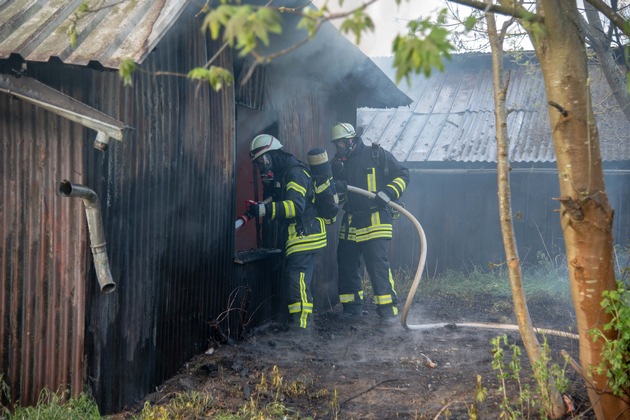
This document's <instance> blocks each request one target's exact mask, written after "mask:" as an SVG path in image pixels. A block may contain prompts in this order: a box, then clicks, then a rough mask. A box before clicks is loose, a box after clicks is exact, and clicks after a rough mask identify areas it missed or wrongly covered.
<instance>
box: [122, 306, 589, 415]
mask: <svg viewBox="0 0 630 420" xmlns="http://www.w3.org/2000/svg"><path fill="white" fill-rule="evenodd" d="M403 303H404V302H403ZM400 306H401V309H402V304H401V305H400ZM529 306H530V313H531V314H532V321H533V322H534V325H535V326H536V327H539V328H549V329H558V330H561V331H569V330H570V329H571V328H573V331H575V325H574V319H573V318H572V311H571V310H570V309H568V308H560V307H558V306H557V305H556V304H554V303H553V302H529ZM339 312H340V308H339V307H336V308H333V309H330V310H328V311H326V312H323V313H315V314H314V320H315V328H314V331H313V333H312V334H311V335H310V336H306V337H305V336H296V335H295V334H292V333H289V332H285V331H282V329H280V328H278V326H277V325H273V324H268V325H265V326H262V327H259V328H258V329H256V330H255V331H252V332H251V334H250V335H249V336H248V338H247V339H246V340H244V341H243V342H241V343H239V344H237V345H234V344H232V345H224V344H218V343H215V344H213V345H212V346H211V348H210V349H209V350H208V351H207V352H206V354H202V355H199V356H197V357H195V358H194V359H193V360H191V361H190V362H189V363H188V364H187V365H186V366H185V368H183V369H182V371H181V372H180V373H179V374H178V375H177V376H175V377H173V378H171V379H170V380H168V381H166V382H165V383H164V384H163V385H162V386H160V387H159V388H158V389H159V391H158V392H155V393H153V394H151V395H149V396H147V398H146V401H150V402H151V403H152V404H158V405H159V404H166V403H167V402H168V401H169V400H170V399H171V398H174V396H175V395H176V394H177V393H181V392H186V391H199V392H206V393H209V394H210V395H212V397H213V399H214V400H215V401H218V402H219V404H220V407H221V408H222V409H224V410H233V412H234V413H236V412H238V410H239V409H240V408H242V407H243V406H244V405H245V404H246V403H247V401H251V400H252V399H253V400H255V401H257V404H258V406H261V407H262V406H264V405H266V404H268V403H272V402H274V401H275V402H280V403H281V404H282V405H283V406H285V407H286V408H287V410H286V416H287V417H286V418H291V419H295V418H314V419H337V418H338V419H396V418H405V419H433V418H441V419H446V418H449V419H468V418H469V415H468V413H467V409H468V407H470V405H471V404H472V403H473V401H474V397H475V385H476V383H477V376H478V375H480V376H481V379H482V384H483V386H485V387H486V388H487V390H488V398H487V399H486V401H485V402H483V403H478V404H477V407H476V408H477V411H478V413H479V418H480V419H498V418H500V414H501V409H500V407H499V404H500V402H501V398H502V393H501V392H500V386H499V380H498V378H497V375H498V372H497V371H496V370H493V368H492V360H493V354H492V345H491V344H490V340H491V339H492V338H494V337H496V336H498V335H502V334H506V335H507V336H508V339H509V342H510V343H512V344H517V345H519V346H521V348H522V342H521V340H520V338H519V336H518V333H517V332H514V331H509V330H508V331H503V330H493V329H479V328H469V327H461V326H457V324H456V323H461V322H493V323H497V322H498V323H512V324H513V323H514V316H513V314H512V308H511V302H510V301H509V300H508V301H496V300H495V299H493V298H486V297H479V296H478V297H476V298H475V299H471V300H469V301H464V302H462V301H460V300H453V299H449V298H433V297H431V298H424V299H419V300H418V301H417V302H416V303H414V306H412V308H411V310H410V311H409V316H408V318H407V323H408V324H410V325H417V324H425V323H439V324H440V326H439V327H436V328H429V329H425V330H408V329H405V328H403V327H402V325H401V324H400V323H399V324H396V325H395V326H389V327H382V326H379V325H378V317H377V315H376V313H375V310H374V307H373V306H367V307H366V309H365V311H364V315H363V317H362V318H361V319H360V320H358V321H353V322H348V321H342V320H340V319H339V316H338V313H339ZM453 323H455V325H453ZM443 325H444V326H443ZM547 338H548V343H549V346H550V348H551V353H552V357H553V359H554V360H555V361H556V362H557V363H559V364H560V365H561V366H562V365H563V364H564V362H563V359H562V358H561V356H560V354H559V353H560V350H566V351H567V352H568V353H569V354H570V355H571V356H573V357H574V358H576V359H577V353H578V347H577V341H576V340H573V339H570V338H565V337H556V336H548V337H547ZM541 341H542V340H541ZM504 351H505V353H506V356H508V357H509V355H510V354H511V350H510V349H509V348H507V347H505V348H504ZM521 361H522V364H523V373H522V374H521V378H522V380H523V382H528V383H530V384H531V386H533V383H531V381H530V380H528V379H527V378H528V377H530V375H529V373H530V372H531V369H530V367H529V363H528V361H527V357H526V356H525V354H524V351H523V356H522V357H521ZM507 363H509V360H506V364H507ZM274 367H277V373H274ZM566 372H567V375H568V377H569V378H570V380H571V384H570V386H569V390H568V391H567V393H566V394H567V395H568V396H569V397H570V398H571V400H572V402H573V404H574V406H575V411H574V412H573V413H571V414H569V415H567V416H565V418H582V419H591V418H594V417H592V414H591V413H590V412H589V411H588V400H587V396H586V391H585V388H584V384H583V381H581V380H580V379H579V378H578V377H577V375H576V374H575V372H574V371H573V370H572V369H571V367H567V368H566ZM263 375H264V377H265V378H266V380H267V386H260V383H261V378H262V377H263ZM280 376H281V377H282V383H283V387H282V389H283V391H282V392H278V389H279V388H278V387H276V388H274V387H273V386H272V385H271V382H272V380H273V378H276V379H277V378H279V377H280ZM276 385H277V384H276ZM507 389H508V391H507V392H508V395H509V397H510V398H511V400H512V401H514V402H515V401H517V397H518V394H519V393H518V391H517V387H516V384H515V382H514V381H512V382H510V385H509V386H508V387H507ZM335 391H336V393H337V396H336V397H335V394H334V393H335ZM141 407H142V404H139V405H138V407H137V409H136V410H135V411H134V410H131V411H128V412H126V413H125V415H124V417H128V416H131V415H133V414H134V413H135V414H136V415H137V414H138V413H139V412H140V410H141ZM445 407H447V410H445ZM204 416H205V415H204ZM207 417H208V418H212V417H213V415H212V413H207ZM529 418H538V417H537V415H536V414H535V413H530V416H529Z"/></svg>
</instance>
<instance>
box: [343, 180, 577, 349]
mask: <svg viewBox="0 0 630 420" xmlns="http://www.w3.org/2000/svg"><path fill="white" fill-rule="evenodd" d="M348 191H349V192H353V193H356V194H360V195H363V196H365V197H368V198H374V196H375V195H376V194H374V193H373V192H370V191H366V190H364V189H362V188H357V187H354V186H352V185H348ZM387 205H388V206H390V207H391V208H393V209H394V210H396V211H398V212H400V213H401V214H403V215H404V216H405V217H406V218H407V219H409V221H410V222H411V223H412V224H413V225H414V227H415V228H416V230H417V231H418V235H419V236H420V248H421V249H420V260H419V262H418V268H417V269H416V273H415V275H414V277H413V282H412V283H411V288H410V289H409V294H408V295H407V300H406V301H405V306H404V307H403V311H402V315H401V320H400V322H401V324H402V326H403V327H404V328H406V329H408V330H427V329H432V328H440V327H469V328H486V329H500V330H510V331H519V328H518V325H514V324H502V323H489V322H462V323H430V324H418V325H416V324H408V323H407V316H408V315H409V309H410V308H411V304H412V303H413V298H414V296H415V294H416V291H417V290H418V285H419V284H420V277H421V276H422V271H423V270H424V265H425V263H426V260H427V238H426V235H425V234H424V229H422V225H421V224H420V222H418V220H417V219H416V218H415V217H414V216H413V215H412V214H411V213H410V212H409V211H407V209H405V208H404V207H403V206H401V205H399V204H397V203H395V202H394V201H389V202H388V203H387ZM534 331H535V332H536V333H539V334H548V335H556V336H560V337H567V338H573V339H576V340H577V339H578V338H579V336H578V335H577V334H572V333H568V332H564V331H557V330H549V329H544V328H534Z"/></svg>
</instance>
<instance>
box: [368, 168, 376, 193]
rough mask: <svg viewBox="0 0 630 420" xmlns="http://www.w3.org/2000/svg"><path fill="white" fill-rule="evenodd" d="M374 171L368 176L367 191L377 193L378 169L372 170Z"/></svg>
mask: <svg viewBox="0 0 630 420" xmlns="http://www.w3.org/2000/svg"><path fill="white" fill-rule="evenodd" d="M370 169H372V171H371V172H370V173H369V174H367V190H368V191H371V192H376V169H375V168H370Z"/></svg>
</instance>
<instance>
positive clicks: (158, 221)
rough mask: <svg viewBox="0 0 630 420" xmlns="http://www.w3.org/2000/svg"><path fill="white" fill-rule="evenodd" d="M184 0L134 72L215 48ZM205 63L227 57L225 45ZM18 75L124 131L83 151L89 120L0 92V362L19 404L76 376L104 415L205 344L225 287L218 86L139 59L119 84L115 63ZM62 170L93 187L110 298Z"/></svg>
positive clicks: (228, 102) (230, 128) (228, 285)
mask: <svg viewBox="0 0 630 420" xmlns="http://www.w3.org/2000/svg"><path fill="white" fill-rule="evenodd" d="M192 9H193V10H189V12H190V13H188V14H187V16H186V17H185V18H182V19H180V21H179V22H178V24H177V25H176V26H175V27H174V28H173V29H171V31H170V32H169V33H168V34H167V35H166V37H165V38H164V40H163V41H162V42H161V43H160V44H159V46H158V48H157V49H156V50H155V51H154V52H153V53H152V54H151V55H150V56H149V57H148V58H147V60H146V61H145V63H144V64H143V65H142V70H148V71H158V70H159V71H170V72H179V73H183V74H185V73H186V72H187V71H188V70H189V69H190V68H192V67H194V66H196V65H200V64H205V63H206V62H207V60H208V59H209V57H211V56H212V55H213V53H214V51H217V50H218V47H219V45H212V46H211V48H209V49H208V48H207V46H206V43H205V40H204V39H203V38H202V36H201V34H200V32H199V30H198V28H199V22H192V21H191V20H192V19H194V18H193V16H192V13H194V7H193V8H192ZM191 52H192V53H191ZM220 61H221V63H220V64H222V65H224V66H226V67H228V68H231V63H232V57H231V56H230V54H229V53H224V54H223V55H222V56H221V59H220ZM29 74H30V75H31V76H33V77H35V78H37V79H39V80H40V81H43V82H44V83H47V84H49V85H50V86H52V87H55V88H57V89H59V90H61V91H63V92H64V93H66V94H68V95H70V96H72V97H74V98H76V99H78V100H81V101H83V102H85V103H87V104H88V105H91V106H93V107H94V108H96V109H99V110H101V111H103V112H106V113H108V114H110V115H111V116H113V117H114V118H117V119H119V120H121V121H123V122H124V123H126V124H127V125H129V126H131V127H134V129H135V131H134V133H133V135H132V136H131V138H130V139H128V140H127V141H125V142H124V143H122V144H121V143H118V142H114V141H112V144H110V147H109V149H108V150H107V151H106V152H104V153H103V152H99V151H97V150H96V149H94V148H92V141H93V138H94V133H93V132H89V130H84V129H82V128H81V127H78V126H77V125H75V124H73V123H70V122H67V121H65V120H63V119H61V118H58V117H56V116H53V115H51V114H49V113H47V112H45V111H40V110H37V109H35V108H34V107H32V106H30V105H25V104H23V103H21V102H19V101H15V100H12V99H10V98H8V97H7V96H6V95H1V96H0V106H1V107H2V117H1V118H2V120H1V121H2V129H1V133H2V147H3V149H2V158H1V159H2V160H1V162H2V168H1V170H0V174H1V175H2V204H1V205H0V206H1V207H0V214H1V215H2V217H1V219H2V227H1V228H0V229H2V230H0V232H1V233H2V235H1V236H0V240H1V242H0V243H1V244H2V251H0V258H1V259H2V260H1V261H0V266H2V267H3V270H4V272H3V273H2V278H1V280H2V282H1V287H0V293H1V295H0V297H1V298H2V324H1V326H0V328H1V329H0V335H1V337H2V342H3V350H2V359H1V362H2V371H3V372H6V374H7V376H8V378H9V382H10V385H11V386H12V392H13V396H14V397H15V398H19V399H20V400H21V402H22V403H24V404H28V403H31V402H33V401H34V400H35V399H36V398H37V393H38V391H39V389H41V388H43V387H45V386H46V387H49V388H52V389H56V388H57V387H59V386H60V385H69V386H70V387H71V389H72V392H73V393H74V394H77V393H78V392H80V391H81V390H82V386H83V384H85V385H88V386H89V387H90V388H91V389H92V391H93V392H94V393H95V395H96V398H97V401H98V402H99V405H100V407H101V410H102V412H104V413H108V412H112V411H116V410H119V409H120V408H122V407H123V406H125V405H128V404H131V403H133V402H135V401H137V400H138V399H139V398H141V397H142V396H143V395H145V394H146V393H147V392H149V391H150V390H151V389H152V388H153V387H154V386H155V385H157V384H159V383H160V382H161V381H163V380H164V379H166V378H168V377H169V376H171V375H172V374H174V373H175V372H176V371H177V370H178V369H179V368H180V367H181V365H182V364H183V363H184V362H185V361H186V360H188V359H189V358H190V357H191V356H193V355H195V354H198V353H199V352H201V351H203V350H205V349H206V348H207V345H208V341H209V339H210V337H211V333H212V331H211V327H210V321H211V320H212V319H213V318H216V317H217V316H218V315H219V314H220V313H222V312H224V311H225V309H226V307H227V305H228V301H229V295H230V292H231V291H232V290H233V289H234V288H235V287H237V286H238V284H237V283H236V282H235V280H234V269H233V261H232V258H233V249H234V246H233V238H234V234H233V232H234V228H233V227H234V221H233V218H232V214H233V213H234V202H233V192H234V176H235V175H234V165H235V160H234V158H235V154H234V146H235V144H234V138H235V134H234V131H235V126H234V121H235V119H234V98H233V89H232V88H228V89H224V90H222V91H221V92H220V93H214V92H211V91H210V89H209V88H208V87H207V86H201V87H198V86H197V85H196V84H194V83H191V82H189V81H188V80H186V79H185V78H178V77H172V76H171V77H164V76H161V77H155V76H153V75H151V74H148V73H144V72H142V71H139V72H136V76H135V77H134V86H133V88H130V87H123V86H122V83H121V82H120V80H119V78H118V75H117V74H115V73H109V72H98V71H95V70H89V69H86V68H73V67H63V66H61V65H54V64H31V65H29ZM62 179H68V180H70V181H71V182H74V183H79V184H85V185H86V186H88V187H90V188H92V189H94V190H95V191H96V193H97V194H98V195H99V197H100V200H101V205H102V210H103V222H104V226H105V235H106V239H107V249H108V254H109V261H110V265H111V271H112V275H113V278H114V281H115V282H116V283H117V290H116V291H115V292H114V293H112V294H108V295H102V294H101V293H100V291H99V290H98V288H97V287H96V286H97V285H96V280H95V276H94V273H93V270H92V268H91V267H92V265H91V254H90V250H89V247H88V246H87V243H88V242H87V241H88V237H87V227H86V222H85V215H84V211H83V207H82V203H81V202H80V200H77V199H73V198H64V197H61V196H59V195H58V194H57V193H56V190H57V188H58V183H59V182H60V181H61V180H62ZM84 334H85V340H84ZM84 343H85V351H84V348H83V346H84Z"/></svg>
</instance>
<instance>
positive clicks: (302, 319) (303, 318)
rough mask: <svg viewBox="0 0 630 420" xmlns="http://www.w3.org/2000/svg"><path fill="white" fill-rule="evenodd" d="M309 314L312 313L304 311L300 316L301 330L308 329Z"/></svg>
mask: <svg viewBox="0 0 630 420" xmlns="http://www.w3.org/2000/svg"><path fill="white" fill-rule="evenodd" d="M309 313H310V312H307V311H302V315H300V328H306V325H307V323H308V314H309Z"/></svg>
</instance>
